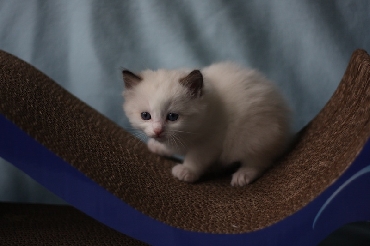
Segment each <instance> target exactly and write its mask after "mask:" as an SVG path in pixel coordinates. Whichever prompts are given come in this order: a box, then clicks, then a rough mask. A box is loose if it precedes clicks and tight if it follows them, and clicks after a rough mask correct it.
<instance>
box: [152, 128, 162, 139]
mask: <svg viewBox="0 0 370 246" xmlns="http://www.w3.org/2000/svg"><path fill="white" fill-rule="evenodd" d="M153 132H154V134H155V135H156V137H159V136H160V135H161V133H162V132H163V129H162V128H155V129H153Z"/></svg>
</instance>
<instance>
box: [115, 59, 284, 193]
mask: <svg viewBox="0 0 370 246" xmlns="http://www.w3.org/2000/svg"><path fill="white" fill-rule="evenodd" d="M122 73H123V80H124V83H125V88H126V89H125V91H124V92H123V96H124V99H125V102H124V105H123V108H124V111H125V113H126V115H127V117H128V119H129V121H130V123H131V124H132V126H133V127H134V128H137V129H139V130H141V131H143V132H144V133H145V134H146V135H147V136H148V137H149V140H148V148H149V150H150V151H152V152H154V153H157V154H159V155H163V156H171V155H174V154H178V155H183V156H184V157H185V158H184V162H183V164H177V165H176V166H174V167H173V168H172V174H173V176H175V177H176V178H177V179H179V180H183V181H187V182H194V181H196V180H198V179H199V178H200V176H201V175H202V174H204V173H205V172H206V171H207V170H209V169H210V167H213V166H215V165H216V163H217V164H221V165H222V166H225V167H227V166H230V165H232V164H235V163H236V162H240V163H241V166H240V168H239V169H238V170H237V171H236V172H235V173H234V174H233V176H232V180H231V185H233V186H244V185H246V184H249V183H251V182H252V181H254V180H255V179H257V178H258V177H259V176H260V175H261V174H262V173H263V172H264V171H265V170H266V169H267V168H268V167H269V166H271V165H272V163H273V161H274V159H276V158H277V157H278V156H279V155H281V154H282V153H283V152H284V151H285V150H286V147H287V145H288V142H289V138H290V129H289V128H290V127H289V125H290V122H289V121H290V120H289V114H290V113H289V112H290V111H289V108H288V106H287V104H286V102H285V101H284V99H283V97H282V95H281V94H280V93H279V92H278V90H277V89H276V88H275V86H274V85H273V84H272V83H271V82H269V81H268V80H267V79H266V78H264V77H263V76H262V75H261V74H260V73H259V72H257V71H255V70H250V69H246V68H243V67H241V66H239V65H237V64H235V63H232V62H223V63H217V64H214V65H211V66H209V67H205V68H203V69H202V70H201V71H200V70H193V71H191V70H186V69H180V70H158V71H151V70H146V71H143V72H141V73H140V74H134V73H132V72H130V71H128V70H124V71H123V72H122Z"/></svg>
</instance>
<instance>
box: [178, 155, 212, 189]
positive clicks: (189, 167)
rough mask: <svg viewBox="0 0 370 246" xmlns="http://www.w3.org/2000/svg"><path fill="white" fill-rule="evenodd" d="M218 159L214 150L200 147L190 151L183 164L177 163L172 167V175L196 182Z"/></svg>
mask: <svg viewBox="0 0 370 246" xmlns="http://www.w3.org/2000/svg"><path fill="white" fill-rule="evenodd" d="M216 159H217V154H216V152H215V151H214V150H212V151H210V150H209V149H204V148H198V149H196V150H191V151H189V152H188V153H187V154H186V156H185V159H184V162H183V164H177V165H176V166H174V167H173V168H172V175H173V176H175V177H176V178H177V179H179V180H182V181H186V182H195V181H197V180H198V179H199V178H200V176H201V175H202V174H203V173H204V172H205V171H206V170H207V169H208V168H209V167H210V166H211V165H212V164H213V162H214V161H215V160H216Z"/></svg>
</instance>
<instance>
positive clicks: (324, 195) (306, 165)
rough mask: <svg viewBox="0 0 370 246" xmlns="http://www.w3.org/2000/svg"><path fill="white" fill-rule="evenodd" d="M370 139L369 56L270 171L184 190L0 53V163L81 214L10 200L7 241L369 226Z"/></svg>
mask: <svg viewBox="0 0 370 246" xmlns="http://www.w3.org/2000/svg"><path fill="white" fill-rule="evenodd" d="M369 136H370V57H369V55H368V54H367V53H366V52H365V51H362V50H357V51H355V52H354V54H353V56H352V58H351V60H350V62H349V65H348V68H347V70H346V72H345V74H344V77H343V79H342V81H341V83H340V85H339V87H338V89H337V90H336V91H335V93H334V94H333V96H332V98H331V99H330V101H329V102H328V103H327V104H326V106H325V107H324V108H323V109H322V110H321V112H320V113H319V114H318V115H317V116H316V117H315V118H314V119H313V120H312V121H311V122H310V123H309V124H308V125H307V126H306V127H305V128H304V129H302V131H301V132H300V137H299V139H298V141H297V143H296V144H295V146H294V147H293V149H292V150H291V151H290V152H289V153H288V154H287V155H286V156H285V157H284V158H283V159H282V160H281V161H280V162H279V163H278V164H277V165H275V166H274V167H273V168H271V169H270V170H269V171H268V172H267V173H266V174H265V175H264V176H262V177H261V178H260V179H258V180H257V181H256V182H254V183H253V184H251V185H248V186H246V187H241V188H235V187H231V186H230V184H229V183H230V180H229V179H230V177H223V178H218V179H207V180H203V181H201V182H198V183H196V184H187V183H184V182H179V181H177V180H176V179H174V178H173V177H172V176H171V173H170V168H171V167H172V166H173V165H174V163H173V161H171V160H169V159H165V158H162V157H158V156H156V155H154V154H151V153H150V152H149V151H148V150H147V147H146V146H145V144H144V143H141V142H139V141H138V140H136V139H135V138H133V137H132V136H131V135H130V134H129V133H127V132H126V131H124V130H123V129H122V128H121V127H119V126H118V125H116V124H115V123H113V122H112V121H110V120H109V119H107V118H106V117H104V116H103V115H101V114H100V113H98V112H97V111H95V110H94V109H92V108H91V107H89V106H88V105H86V104H85V103H83V102H81V101H80V100H79V99H77V98H76V97H74V96H73V95H71V94H70V93H69V92H67V91H66V90H64V89H63V88H61V87H60V86H59V85H58V84H56V83H55V82H53V81H52V80H51V79H50V78H48V77H47V76H46V75H44V74H43V73H41V72H40V71H38V70H37V69H36V68H34V67H32V66H31V65H29V64H27V63H26V62H24V61H21V60H20V59H18V58H16V57H14V56H12V55H10V54H8V53H6V52H0V156H1V157H2V158H4V159H5V160H7V161H9V162H10V163H12V164H14V165H15V166H16V167H18V168H19V169H21V170H22V171H24V172H25V173H26V174H28V175H29V176H31V177H32V178H33V179H35V180H37V181H38V182H39V183H40V184H42V185H43V186H45V187H47V188H48V189H49V190H51V191H52V192H54V193H55V194H56V195H58V196H60V197H61V198H63V199H64V200H65V201H67V202H68V203H69V204H71V205H72V206H73V207H75V208H77V209H78V210H80V211H82V212H83V213H81V212H80V211H78V210H77V209H75V208H72V207H69V206H56V205H54V206H53V205H25V204H23V205H22V204H9V203H3V204H1V205H0V244H1V245H11V244H13V245H22V244H23V243H24V244H25V245H30V244H32V243H34V244H36V245H66V244H68V245H71V244H72V245H73V244H75V245H136V244H137V245H139V244H144V243H143V242H145V243H148V244H152V245H205V242H206V243H207V244H206V245H232V244H235V245H316V244H317V243H318V242H320V241H321V240H322V239H323V238H325V237H326V236H327V235H328V234H329V233H330V232H332V231H333V230H335V229H336V228H338V227H340V226H342V225H344V224H345V223H348V222H352V221H358V220H369V219H370V209H369V208H370V195H369V190H370V177H369V175H370V174H369V172H370V141H369ZM86 214H87V215H88V216H87V215H86ZM91 217H92V218H91ZM112 228H113V229H112Z"/></svg>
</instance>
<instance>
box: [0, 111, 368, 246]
mask: <svg viewBox="0 0 370 246" xmlns="http://www.w3.org/2000/svg"><path fill="white" fill-rule="evenodd" d="M0 156H1V157H2V158H4V159H5V160H7V161H8V162H10V163H12V164H13V165H15V166H17V167H18V168H19V169H21V170H22V171H24V172H25V173H26V174H28V175H29V176H31V177H32V178H33V179H35V180H36V181H38V182H39V183H40V184H42V185H43V186H45V187H46V188H48V189H49V190H50V191H52V192H53V193H55V194H56V195H58V196H59V197H61V198H62V199H64V200H65V201H67V202H68V203H70V204H71V205H73V206H74V207H76V208H78V209H79V210H81V211H83V212H84V213H86V214H88V215H90V216H91V217H93V218H95V219H96V220H98V221H100V222H102V223H104V224H106V225H108V226H110V227H112V228H114V229H116V230H117V231H120V232H121V233H124V234H126V235H128V236H131V237H134V238H136V239H139V240H141V241H143V242H146V243H149V244H151V245H205V243H207V245H230V244H235V245H301V246H304V245H307V246H311V245H317V244H318V243H319V242H320V241H321V240H323V239H324V238H325V237H326V236H327V235H329V234H330V233H331V232H332V231H334V230H335V229H337V228H339V227H340V226H342V225H344V224H346V223H349V222H353V221H361V220H362V221H363V220H370V209H369V208H370V195H369V190H370V178H369V176H368V173H369V172H370V141H368V142H367V143H366V145H365V146H364V148H363V150H362V152H361V153H360V155H359V156H358V157H357V159H356V160H355V161H354V163H353V164H352V165H351V166H350V167H349V168H348V169H347V170H346V172H345V173H344V174H343V175H342V176H341V177H340V178H339V179H338V180H337V181H336V182H334V184H332V185H331V186H330V187H328V188H327V189H326V190H325V191H324V192H323V193H322V194H321V195H319V196H318V197H317V198H315V199H314V200H313V201H312V202H310V203H309V204H308V205H307V206H305V207H304V208H302V209H301V210H299V211H298V212H296V213H295V214H293V215H291V216H289V217H287V218H285V219H284V220H282V221H280V222H278V223H276V224H274V225H272V226H270V227H267V228H264V229H262V230H258V231H255V232H250V233H244V234H208V233H198V232H191V231H186V230H182V229H178V228H174V227H172V226H169V225H167V224H165V223H162V222H160V221H157V220H154V219H152V218H150V217H148V216H146V215H144V214H142V213H141V212H139V211H137V210H136V209H134V208H132V207H131V206H129V205H128V204H126V203H125V202H123V201H122V200H120V199H118V198H117V197H115V196H114V195H112V194H111V193H109V192H108V191H106V190H105V189H104V188H102V187H101V186H99V185H98V184H96V183H95V182H93V181H92V180H90V179H89V178H88V177H86V176H85V175H84V174H82V173H81V172H79V171H78V170H77V169H75V168H74V167H72V166H71V165H70V164H68V163H67V162H65V161H64V160H62V159H61V158H60V157H58V156H56V155H55V154H54V153H52V152H51V151H49V150H48V149H47V148H45V147H44V146H43V145H41V144H40V143H38V142H37V141H36V140H34V139H33V138H31V137H30V136H29V135H28V134H26V133H25V132H23V131H22V130H21V129H19V128H18V127H17V126H16V125H14V124H13V123H12V122H10V121H9V120H7V119H6V118H5V117H4V116H3V115H1V114H0Z"/></svg>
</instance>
